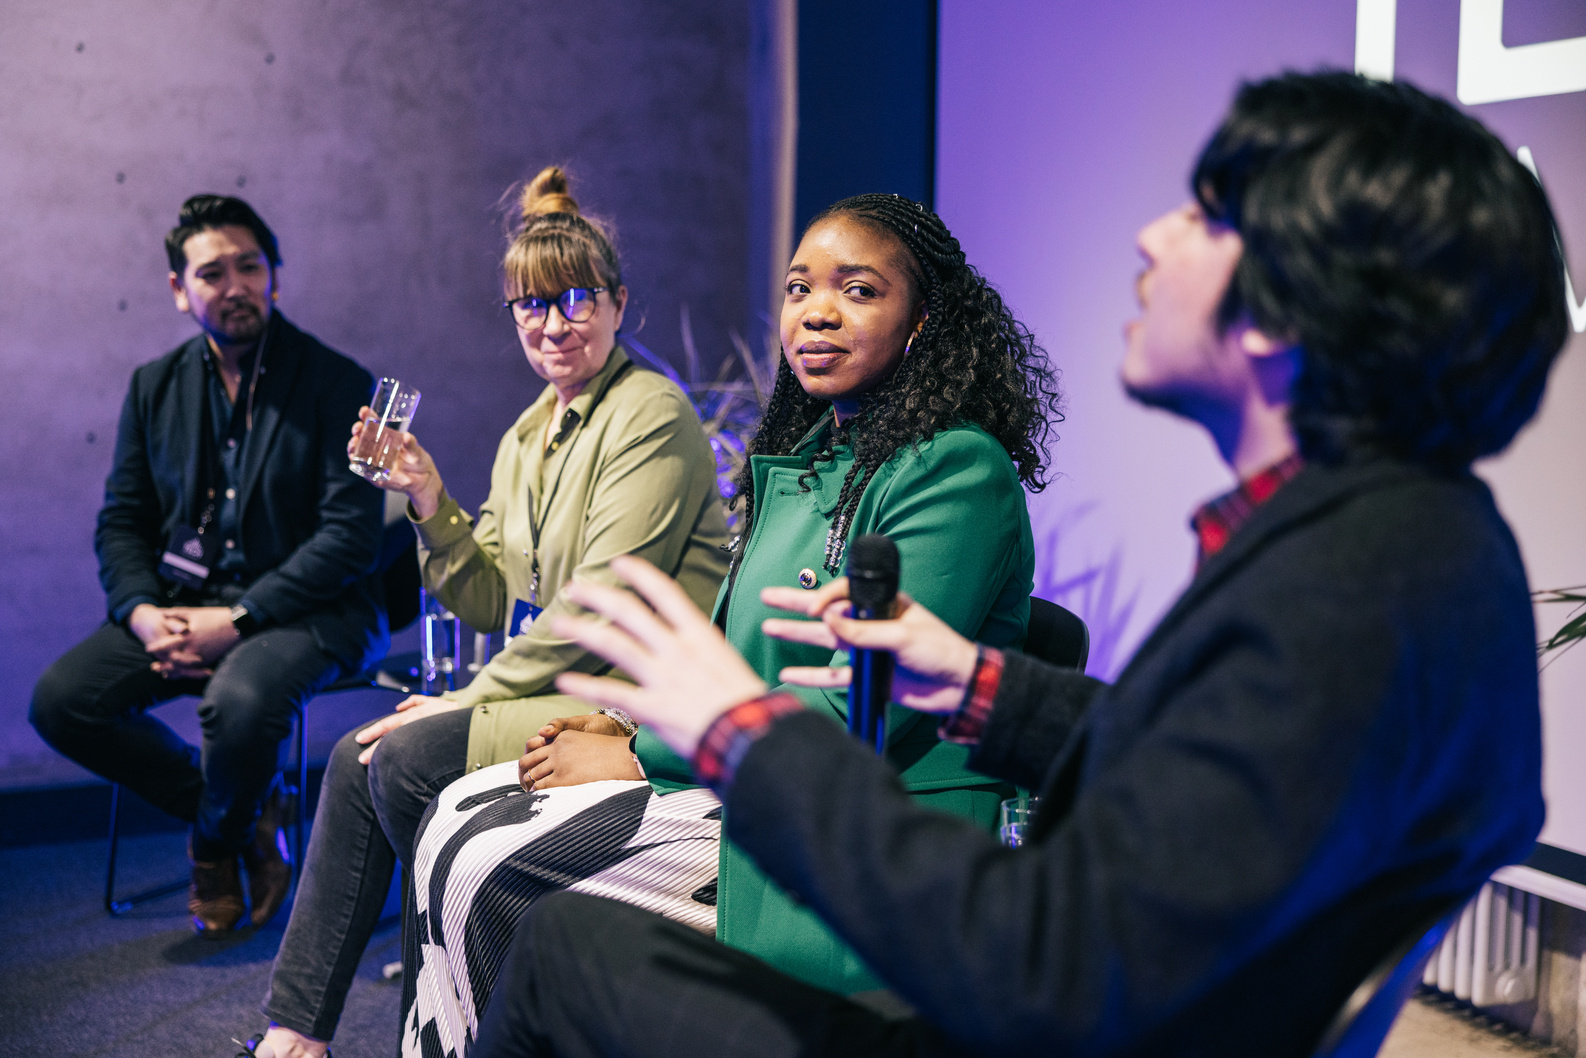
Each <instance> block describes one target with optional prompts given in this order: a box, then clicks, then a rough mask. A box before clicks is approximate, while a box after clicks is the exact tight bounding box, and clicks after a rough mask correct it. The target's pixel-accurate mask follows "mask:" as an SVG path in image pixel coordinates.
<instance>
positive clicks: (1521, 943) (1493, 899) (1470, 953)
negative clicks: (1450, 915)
mask: <svg viewBox="0 0 1586 1058" xmlns="http://www.w3.org/2000/svg"><path fill="white" fill-rule="evenodd" d="M1540 904H1541V901H1540V900H1539V899H1538V898H1537V897H1536V896H1535V895H1534V894H1532V893H1526V892H1522V891H1520V890H1519V889H1515V888H1513V887H1512V886H1507V885H1499V884H1498V883H1497V882H1488V883H1487V884H1486V885H1484V886H1482V887H1481V892H1480V893H1478V894H1476V899H1474V900H1472V901H1471V902H1470V903H1468V904H1466V905H1465V910H1464V911H1462V912H1461V913H1460V916H1459V919H1458V920H1457V921H1456V922H1455V923H1454V927H1453V928H1452V929H1450V930H1449V931H1448V936H1446V937H1444V938H1443V943H1442V944H1441V945H1440V946H1439V947H1438V949H1437V950H1436V951H1435V952H1433V953H1432V957H1431V959H1430V960H1428V961H1427V964H1426V972H1425V973H1424V974H1422V976H1421V981H1422V983H1423V984H1426V985H1430V986H1431V987H1433V988H1435V989H1437V990H1438V991H1439V992H1446V993H1448V994H1449V995H1451V996H1453V997H1454V998H1456V999H1463V1000H1465V1001H1466V1002H1468V1003H1471V1004H1472V1005H1474V1006H1478V1007H1486V1006H1495V1005H1497V1004H1500V1003H1521V1002H1524V1001H1525V1000H1528V999H1535V998H1536V981H1537V915H1538V912H1539V905H1540Z"/></svg>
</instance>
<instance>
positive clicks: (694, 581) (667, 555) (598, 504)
mask: <svg viewBox="0 0 1586 1058" xmlns="http://www.w3.org/2000/svg"><path fill="white" fill-rule="evenodd" d="M555 410H556V393H555V391H554V390H553V389H552V388H551V387H550V386H546V387H545V391H544V392H543V393H541V394H540V397H539V399H538V400H536V401H535V402H534V403H533V404H531V405H530V406H529V408H528V410H526V411H525V412H524V413H523V415H522V416H521V417H520V418H519V419H518V421H517V423H516V424H515V425H514V426H513V427H512V428H511V429H510V430H508V431H507V432H506V435H505V436H503V437H502V438H501V445H500V447H499V449H498V450H497V452H496V462H495V466H494V468H492V470H491V472H490V495H489V497H488V498H487V499H486V500H485V503H484V506H482V507H480V509H479V518H478V520H477V521H476V520H474V519H471V518H469V517H468V515H467V514H466V513H464V512H463V511H462V510H461V509H460V508H459V507H458V506H457V501H455V500H453V499H452V498H451V497H449V496H442V498H441V506H440V509H439V510H438V511H437V512H436V513H435V515H434V516H433V517H431V518H428V519H426V520H424V521H422V522H418V523H417V526H416V527H417V529H418V534H419V560H420V563H421V565H422V567H423V571H424V584H425V587H426V588H428V589H429V590H430V591H431V592H433V593H435V594H436V595H437V596H438V597H439V598H440V599H441V601H442V602H444V603H445V604H446V606H447V608H448V609H450V610H451V611H452V612H453V613H455V614H456V615H457V616H458V617H460V618H462V619H463V621H464V622H465V623H466V624H468V625H469V626H470V627H472V628H476V629H494V628H505V627H506V625H507V623H508V621H509V620H510V619H511V617H512V614H513V609H514V606H515V604H516V602H517V601H518V600H523V601H529V597H530V592H531V584H530V580H531V576H532V568H533V556H534V552H535V543H534V538H533V533H532V532H531V528H530V520H529V511H530V504H533V505H534V510H535V512H536V515H537V518H538V520H539V526H540V536H539V546H538V554H539V566H540V581H539V591H538V602H539V605H540V606H543V607H544V608H545V609H544V612H543V613H542V614H541V615H540V616H539V617H538V618H537V619H535V620H534V621H533V623H532V624H531V625H530V626H529V628H528V629H527V630H526V631H523V630H520V629H508V634H509V635H511V636H512V638H511V639H510V641H509V642H508V643H507V645H506V647H505V648H503V649H502V650H501V652H500V653H498V654H496V655H495V657H493V658H491V659H490V663H489V664H488V665H486V666H485V667H484V669H483V670H482V671H481V672H480V673H479V674H478V675H477V676H475V677H474V679H473V681H472V682H471V683H469V684H468V686H466V687H463V688H461V689H459V690H456V691H452V692H449V693H448V694H447V695H446V696H445V697H447V698H451V699H452V700H454V701H457V702H460V703H462V704H463V705H464V706H472V707H473V710H474V712H473V717H472V720H471V722H470V724H469V729H468V770H469V771H473V770H475V769H477V768H482V767H485V766H487V765H490V764H499V763H501V762H502V761H508V760H517V759H518V758H519V757H520V756H522V755H523V744H524V743H525V742H526V741H528V739H529V738H530V737H531V736H533V734H534V733H535V732H536V731H538V730H539V729H540V727H541V726H542V725H543V724H544V723H545V722H546V721H547V720H550V719H552V718H553V717H558V716H571V715H573V714H576V713H587V712H589V711H590V706H589V704H588V703H587V702H584V701H582V700H580V699H577V698H571V697H569V696H567V695H562V694H558V693H556V687H555V684H554V683H553V681H554V680H555V679H556V676H557V674H558V673H562V672H567V671H576V672H592V673H605V672H609V671H610V668H611V667H610V666H609V665H607V664H606V663H605V662H604V661H602V660H601V659H600V658H598V657H596V656H595V655H593V654H591V653H589V652H588V651H586V650H584V648H583V647H580V646H579V645H578V644H577V643H574V642H572V641H571V640H568V639H563V638H562V637H560V636H558V635H556V633H554V632H552V631H551V624H550V619H551V617H553V616H554V615H556V614H558V613H573V612H577V611H576V608H575V607H574V606H573V605H572V603H570V602H569V601H568V600H567V599H566V598H564V597H563V595H562V594H561V589H562V585H563V584H566V583H567V582H568V581H569V580H571V579H572V578H574V577H577V578H579V579H580V580H585V581H596V582H602V583H608V584H609V583H614V578H613V577H612V575H611V572H610V569H609V567H608V563H609V562H610V561H611V559H612V558H614V557H615V556H617V555H629V554H632V555H641V556H643V557H644V558H646V559H648V560H650V561H651V562H653V563H654V564H655V565H656V566H657V567H659V568H660V569H661V570H663V571H665V572H666V573H668V574H670V575H671V576H672V577H674V578H675V579H676V580H677V582H678V584H680V585H681V586H682V588H683V590H684V591H686V592H688V594H689V597H690V598H692V599H693V600H694V601H695V603H696V604H697V605H699V606H701V607H703V606H705V605H706V604H707V603H708V602H709V600H710V599H711V598H713V597H714V596H715V595H716V594H717V589H718V588H719V587H720V585H721V581H722V577H723V576H724V575H725V573H726V570H727V558H726V555H725V553H724V552H723V551H722V545H723V544H725V543H726V541H727V523H726V519H725V516H724V514H723V511H722V505H721V496H720V494H719V493H718V492H717V489H716V459H715V456H714V454H713V453H712V452H711V449H710V443H709V442H708V441H707V440H706V439H705V433H704V430H703V428H702V427H701V426H700V424H699V417H698V416H697V415H695V414H694V408H693V406H692V405H691V404H689V402H688V397H687V396H685V395H684V393H683V391H682V390H680V389H678V388H677V386H676V385H675V384H674V383H672V382H671V381H670V380H668V379H666V378H663V377H662V376H660V375H658V374H656V373H654V372H652V371H643V370H640V369H639V368H638V366H637V365H635V364H633V363H632V362H630V361H629V359H628V357H627V354H625V353H624V352H623V350H622V348H621V347H620V346H619V347H617V348H616V349H614V350H612V353H611V357H610V359H609V360H608V361H607V363H606V366H605V367H604V368H603V369H602V370H601V372H600V374H598V375H596V376H595V377H594V378H593V379H591V380H590V383H589V385H588V386H587V387H586V388H585V389H584V392H583V393H581V394H579V396H578V397H577V398H575V399H574V400H573V402H572V403H571V404H570V405H568V407H567V410H566V412H564V413H563V418H562V421H561V422H560V423H558V424H557V426H558V429H557V430H556V431H555V436H554V438H553V439H552V441H551V442H550V444H547V443H546V432H547V427H548V426H549V425H550V420H551V416H552V415H553V414H554V413H555ZM411 512H412V508H411V507H410V508H409V513H410V514H411ZM513 633H518V634H515V635H514V634H513Z"/></svg>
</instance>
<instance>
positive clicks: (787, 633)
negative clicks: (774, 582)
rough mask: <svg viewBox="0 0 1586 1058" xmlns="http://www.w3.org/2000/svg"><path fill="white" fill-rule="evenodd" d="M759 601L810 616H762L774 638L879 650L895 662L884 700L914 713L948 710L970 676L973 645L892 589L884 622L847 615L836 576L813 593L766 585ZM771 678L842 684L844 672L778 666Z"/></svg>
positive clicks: (842, 583) (843, 580)
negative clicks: (892, 611)
mask: <svg viewBox="0 0 1586 1058" xmlns="http://www.w3.org/2000/svg"><path fill="white" fill-rule="evenodd" d="M760 601H761V602H763V603H765V604H766V605H767V606H774V607H776V608H777V609H779V610H790V611H792V612H794V613H801V614H804V615H805V616H807V617H815V618H819V620H815V621H790V620H788V619H786V618H780V617H772V618H768V619H767V620H765V621H764V622H762V623H761V625H760V630H761V631H762V632H764V633H765V634H766V635H768V636H772V637H774V638H776V639H785V640H787V641H788V642H791V643H808V644H810V645H811V646H818V647H824V648H825V649H827V650H852V649H853V648H854V647H861V648H864V649H867V650H885V651H887V652H889V653H890V654H892V656H893V657H894V658H896V659H897V664H896V667H895V668H894V670H893V675H892V699H893V701H896V702H898V703H900V704H902V705H906V706H908V707H909V708H910V709H916V710H919V711H920V712H922V713H950V712H952V711H953V710H955V709H957V708H958V707H959V705H960V704H961V703H962V702H963V700H964V690H965V688H967V687H968V686H969V681H970V678H971V677H973V676H974V674H975V660H976V658H977V657H978V651H977V649H976V647H975V644H974V643H972V642H970V641H969V640H967V639H965V638H964V637H963V636H961V635H959V634H958V633H957V632H955V631H953V630H952V629H951V628H950V627H948V625H947V624H946V623H945V622H944V621H943V620H942V619H941V618H940V617H937V616H936V615H935V614H933V613H931V611H929V610H927V609H926V608H925V607H923V606H921V605H920V604H919V603H917V602H915V601H914V600H913V599H911V598H909V597H908V596H907V595H906V594H904V593H903V592H901V591H900V592H898V602H897V615H896V617H894V618H893V619H892V620H890V621H856V620H854V619H853V618H852V617H850V616H849V614H850V613H851V612H852V607H851V606H849V604H848V578H847V577H839V578H838V579H837V580H834V581H832V582H831V583H830V584H827V585H826V586H825V587H823V588H821V589H820V590H819V591H815V592H808V591H804V590H803V589H801V588H766V589H764V590H763V591H761V592H760ZM779 678H780V679H781V680H782V681H783V682H785V683H793V684H798V685H799V686H801V687H828V688H829V687H847V686H848V684H849V681H850V680H851V679H852V672H851V670H850V669H848V668H847V667H846V666H845V667H843V668H840V669H834V668H829V667H823V668H804V667H798V668H786V669H783V670H782V672H781V673H780V675H779Z"/></svg>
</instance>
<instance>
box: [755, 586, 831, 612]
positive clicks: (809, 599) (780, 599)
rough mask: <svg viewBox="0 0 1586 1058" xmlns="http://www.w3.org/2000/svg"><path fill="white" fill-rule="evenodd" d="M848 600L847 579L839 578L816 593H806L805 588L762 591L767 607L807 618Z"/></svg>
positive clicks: (761, 597) (763, 600)
mask: <svg viewBox="0 0 1586 1058" xmlns="http://www.w3.org/2000/svg"><path fill="white" fill-rule="evenodd" d="M847 598H848V578H847V577H838V578H837V579H836V580H834V581H832V582H831V583H829V584H823V585H821V586H820V587H819V588H817V589H816V590H815V591H805V590H804V589H803V588H761V589H760V601H761V602H763V603H765V604H766V605H767V606H775V607H776V608H777V609H778V610H792V611H793V612H794V613H801V614H804V615H805V616H806V617H814V616H815V615H816V614H818V613H820V612H821V611H822V610H824V609H826V607H828V606H830V605H831V604H832V603H834V602H836V601H838V600H841V599H847Z"/></svg>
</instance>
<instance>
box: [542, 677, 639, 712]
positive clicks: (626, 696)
mask: <svg viewBox="0 0 1586 1058" xmlns="http://www.w3.org/2000/svg"><path fill="white" fill-rule="evenodd" d="M556 689H557V690H559V691H561V692H562V693H563V694H570V695H572V696H573V697H575V698H582V699H584V700H585V701H586V702H594V703H595V704H597V705H603V706H606V707H608V708H612V709H621V710H622V711H623V712H626V713H631V714H633V716H634V717H635V718H636V719H642V718H643V714H646V713H648V712H649V710H647V709H645V708H643V706H642V705H641V704H640V703H641V695H642V694H643V692H642V691H641V690H640V689H639V688H638V687H635V686H634V685H633V684H631V683H624V682H623V681H621V680H614V679H612V678H611V677H610V676H590V675H587V674H585V673H582V672H564V673H562V674H561V675H560V676H558V677H556Z"/></svg>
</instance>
